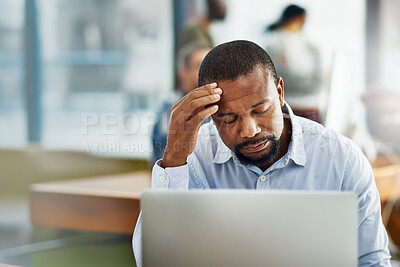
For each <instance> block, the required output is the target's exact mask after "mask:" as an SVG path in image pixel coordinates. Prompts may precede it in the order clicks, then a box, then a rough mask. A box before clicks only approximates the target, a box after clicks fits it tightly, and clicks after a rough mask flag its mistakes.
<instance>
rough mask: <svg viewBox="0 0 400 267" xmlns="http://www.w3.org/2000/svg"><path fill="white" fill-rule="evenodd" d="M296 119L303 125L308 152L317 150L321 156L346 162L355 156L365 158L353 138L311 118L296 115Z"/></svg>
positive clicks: (302, 129) (311, 152)
mask: <svg viewBox="0 0 400 267" xmlns="http://www.w3.org/2000/svg"><path fill="white" fill-rule="evenodd" d="M295 119H296V120H297V122H298V123H299V124H300V125H301V131H302V136H303V142H304V148H305V150H306V151H307V153H308V154H313V153H316V152H317V153H318V155H319V156H321V157H328V158H330V159H331V160H335V161H336V162H343V163H344V164H345V163H346V162H348V161H353V160H354V159H355V158H365V157H364V155H363V153H362V151H361V149H360V148H359V147H358V146H357V145H356V144H355V143H354V142H353V141H352V140H351V139H349V138H347V137H345V136H343V135H341V134H339V133H337V132H336V131H334V130H332V129H329V128H325V127H324V126H322V125H321V124H319V123H316V122H314V121H311V120H309V119H305V118H302V117H298V116H295ZM363 160H364V159H363Z"/></svg>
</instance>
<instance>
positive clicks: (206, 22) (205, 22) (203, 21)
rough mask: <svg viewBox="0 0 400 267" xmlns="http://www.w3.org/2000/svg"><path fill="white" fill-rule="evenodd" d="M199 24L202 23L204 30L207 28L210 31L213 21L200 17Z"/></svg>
mask: <svg viewBox="0 0 400 267" xmlns="http://www.w3.org/2000/svg"><path fill="white" fill-rule="evenodd" d="M199 22H200V24H201V25H203V26H204V28H205V29H206V30H207V31H208V30H209V28H210V25H211V21H210V20H208V19H207V18H205V17H200V18H199Z"/></svg>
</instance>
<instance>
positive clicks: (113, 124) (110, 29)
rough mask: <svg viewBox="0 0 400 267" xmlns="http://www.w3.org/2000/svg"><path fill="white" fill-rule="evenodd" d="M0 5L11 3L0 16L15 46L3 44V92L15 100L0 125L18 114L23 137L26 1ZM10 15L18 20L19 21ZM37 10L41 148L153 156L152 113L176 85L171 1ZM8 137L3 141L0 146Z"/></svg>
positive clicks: (69, 0)
mask: <svg viewBox="0 0 400 267" xmlns="http://www.w3.org/2000/svg"><path fill="white" fill-rule="evenodd" d="M17 2H18V3H20V4H16V3H17ZM1 3H8V4H0V5H5V6H6V7H8V9H10V12H5V10H6V9H5V8H1V11H0V12H1V13H3V11H4V13H7V17H8V16H9V17H10V18H12V19H10V18H9V19H7V18H4V19H3V18H2V19H1V20H0V25H1V26H0V27H2V28H1V31H2V34H3V31H4V32H5V31H7V34H9V35H12V36H13V37H14V35H15V37H14V39H15V40H14V42H15V44H14V43H13V44H10V47H12V48H8V47H4V48H3V46H4V45H3V46H0V49H1V52H2V53H1V54H0V63H1V65H0V67H1V69H0V82H1V83H2V84H1V85H0V86H1V87H0V94H1V96H2V95H7V97H8V98H10V100H8V99H7V101H5V98H3V97H1V99H0V103H1V106H0V107H1V110H0V112H1V113H0V114H1V115H0V123H1V127H2V128H3V125H4V124H3V119H2V118H3V117H7V118H8V120H9V119H10V116H14V117H17V116H19V117H18V119H19V124H18V127H20V128H18V133H21V134H22V133H24V135H23V136H25V135H26V131H27V129H26V126H25V125H26V121H23V118H25V117H24V112H25V110H24V101H22V100H23V97H22V95H23V94H22V92H23V84H22V81H23V79H22V78H21V76H22V74H23V72H22V71H21V70H22V68H21V67H20V65H21V64H18V62H17V61H18V59H20V58H21V55H20V50H21V49H20V47H21V38H22V25H23V18H24V17H23V14H24V9H23V1H22V0H21V1H15V0H10V1H5V2H4V1H2V2H1ZM155 6H157V8H154V7H155ZM12 12H14V13H13V14H15V13H18V12H19V13H18V15H19V16H15V18H14V16H13V15H12V14H11V13H12ZM33 12H34V13H35V14H34V15H35V16H36V18H37V34H38V36H37V38H38V44H39V49H38V51H35V50H33V52H32V53H38V55H39V57H40V58H39V60H40V64H39V65H38V66H39V67H40V68H41V71H40V74H41V75H40V77H34V79H40V83H39V84H41V88H40V90H38V92H35V93H36V94H40V103H41V104H40V112H39V114H40V117H41V122H42V123H41V124H40V125H36V126H38V127H40V132H41V138H40V144H41V145H42V146H43V147H45V148H47V149H63V150H65V149H66V150H79V151H86V152H91V153H101V154H103V153H104V154H107V155H114V156H122V157H140V158H148V157H149V156H150V155H151V146H150V131H151V127H152V123H153V121H154V113H155V110H156V108H157V107H158V105H159V103H160V101H161V98H162V96H163V94H165V93H167V92H168V91H170V90H171V88H172V84H173V81H172V79H173V74H172V71H173V70H172V66H173V65H172V52H173V49H172V45H173V43H172V38H173V34H172V10H171V4H170V3H169V1H165V0H151V1H132V0H113V1H108V0H36V9H33ZM2 15H3V14H2ZM0 17H1V16H0ZM16 18H19V20H18V21H17V19H16ZM10 21H12V23H11V22H10ZM27 31H31V32H30V33H32V29H27ZM33 33H34V34H35V32H33ZM27 34H29V32H28V33H27ZM2 39H7V38H2ZM17 48H18V49H17ZM7 49H9V50H7ZM10 49H11V50H10ZM22 49H23V48H22ZM3 50H4V52H3ZM11 61H12V64H13V68H10V66H11V65H10V64H11V63H10V62H11ZM5 64H8V65H7V66H5ZM3 66H4V67H3ZM6 83H7V86H3V84H4V85H5V84H6ZM11 97H12V98H13V99H12V101H11ZM2 102H6V103H4V104H3V103H2ZM5 104H7V105H9V106H10V107H7V106H6V105H5ZM11 105H12V107H11ZM3 106H4V108H3ZM3 110H5V111H4V112H3ZM10 110H12V111H13V112H12V114H11V113H9V112H10ZM6 112H8V113H6ZM28 112H30V111H29V110H28ZM10 114H11V115H10ZM14 117H13V118H14ZM15 127H17V126H15ZM8 129H10V131H11V128H10V127H9V128H8ZM9 134H13V133H12V132H10V133H9ZM16 137H18V136H11V137H10V138H13V139H16ZM18 138H19V137H18ZM21 138H22V137H21ZM21 138H19V139H21ZM7 139H8V138H6V137H1V140H0V142H3V141H5V140H7ZM0 144H2V143H0ZM139 144H140V145H139ZM133 146H136V148H133ZM126 147H130V149H127V148H126ZM123 148H125V150H123Z"/></svg>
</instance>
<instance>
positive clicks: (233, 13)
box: [211, 0, 366, 133]
mask: <svg viewBox="0 0 400 267" xmlns="http://www.w3.org/2000/svg"><path fill="white" fill-rule="evenodd" d="M291 3H295V4H298V5H300V6H303V7H304V8H305V9H306V10H307V22H306V24H305V28H304V33H305V34H306V35H307V36H308V37H309V38H310V39H311V40H312V42H313V43H314V44H315V45H317V46H318V47H319V48H320V50H321V53H322V58H323V64H324V69H325V71H327V72H328V73H329V72H330V70H331V66H332V58H333V55H336V59H337V60H336V62H335V63H334V64H335V65H336V66H337V68H338V69H337V70H336V73H335V79H337V80H336V81H334V83H333V84H332V85H333V88H331V90H332V92H331V93H332V94H331V97H330V99H329V101H330V103H329V106H330V110H329V111H328V114H327V115H328V117H327V125H328V126H329V127H331V128H334V129H336V130H337V131H339V132H341V133H344V132H345V131H346V127H347V122H346V119H347V118H348V117H349V116H348V114H349V112H351V110H352V106H353V102H354V101H355V100H357V99H358V98H359V96H360V94H361V93H362V92H363V91H364V90H365V14H366V6H365V1H363V0H353V1H347V0H325V1H318V0H304V1H281V0H269V1H263V0H246V1H243V0H226V4H227V12H228V13H227V17H226V19H225V21H224V22H220V23H217V24H214V25H213V26H212V29H211V31H212V34H213V37H214V39H215V40H216V43H222V42H226V41H229V40H234V39H247V40H251V41H254V42H256V43H258V44H260V45H261V46H263V40H264V39H263V38H265V37H264V36H263V31H264V29H265V27H266V25H268V24H270V23H272V22H274V21H275V20H277V19H278V18H279V17H280V15H281V13H282V11H283V9H284V8H285V7H286V6H287V5H288V4H291ZM328 75H329V74H328Z"/></svg>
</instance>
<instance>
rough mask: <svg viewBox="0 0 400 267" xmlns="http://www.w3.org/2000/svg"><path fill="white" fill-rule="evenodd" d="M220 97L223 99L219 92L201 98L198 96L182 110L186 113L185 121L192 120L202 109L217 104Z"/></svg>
mask: <svg viewBox="0 0 400 267" xmlns="http://www.w3.org/2000/svg"><path fill="white" fill-rule="evenodd" d="M220 99H221V96H220V95H219V94H214V95H207V96H203V97H201V98H197V99H195V100H193V101H191V102H190V103H188V104H187V106H186V107H185V108H184V109H183V110H182V111H181V112H182V114H183V115H184V120H185V121H188V120H190V119H191V118H192V117H193V116H195V115H196V114H197V113H199V112H200V111H202V110H204V109H206V108H207V107H209V106H211V105H213V104H215V103H216V102H218V101H219V100H220Z"/></svg>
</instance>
